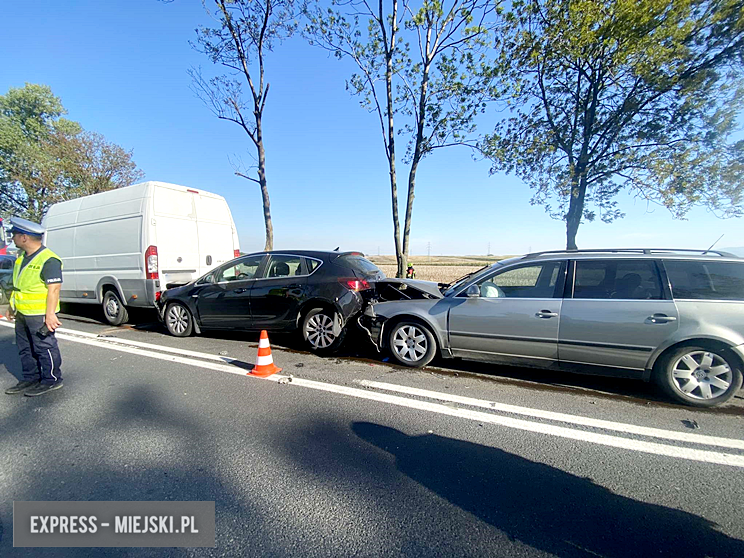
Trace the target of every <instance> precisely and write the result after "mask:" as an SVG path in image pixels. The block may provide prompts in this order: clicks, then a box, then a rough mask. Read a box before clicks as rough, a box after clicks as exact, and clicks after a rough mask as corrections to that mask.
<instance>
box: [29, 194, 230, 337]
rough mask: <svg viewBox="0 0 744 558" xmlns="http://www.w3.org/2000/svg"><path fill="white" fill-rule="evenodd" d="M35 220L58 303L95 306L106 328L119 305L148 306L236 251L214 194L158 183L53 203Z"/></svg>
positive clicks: (122, 308)
mask: <svg viewBox="0 0 744 558" xmlns="http://www.w3.org/2000/svg"><path fill="white" fill-rule="evenodd" d="M42 224H43V225H44V227H45V228H46V237H45V239H44V242H45V244H46V246H48V247H49V248H50V249H51V250H53V251H54V252H56V253H57V255H59V257H60V258H61V259H62V263H63V266H64V273H63V276H64V283H63V284H62V292H61V295H60V298H61V300H62V302H85V303H91V304H101V305H103V313H104V315H105V316H106V319H107V320H108V322H109V323H111V324H113V325H119V324H121V323H124V322H125V321H126V320H127V318H128V313H127V306H138V307H154V306H155V304H156V302H157V301H158V300H159V299H160V294H161V292H162V291H164V290H165V289H166V288H167V285H168V284H171V283H187V282H189V281H191V280H193V279H196V278H197V277H200V276H202V275H204V274H205V273H207V272H208V271H209V270H210V269H212V268H213V267H216V266H218V265H220V264H223V263H225V262H227V261H229V260H231V259H233V258H235V257H237V256H239V255H240V250H239V245H238V234H237V232H236V230H235V223H234V222H233V219H232V215H231V214H230V208H229V207H228V206H227V202H226V201H225V199H224V198H223V197H222V196H218V195H215V194H211V193H209V192H204V191H200V190H195V189H192V188H187V187H185V186H178V185H176V184H166V183H164V182H143V183H141V184H134V185H133V186H128V187H126V188H119V189H118V190H111V191H108V192H102V193H100V194H94V195H92V196H86V197H84V198H78V199H75V200H70V201H66V202H62V203H58V204H55V205H53V206H51V207H50V208H49V211H48V212H47V214H46V217H44V221H43V223H42Z"/></svg>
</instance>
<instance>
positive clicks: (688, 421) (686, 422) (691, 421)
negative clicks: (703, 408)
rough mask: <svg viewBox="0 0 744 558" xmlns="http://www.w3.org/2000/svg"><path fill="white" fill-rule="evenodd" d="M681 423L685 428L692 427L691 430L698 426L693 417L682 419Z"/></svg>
mask: <svg viewBox="0 0 744 558" xmlns="http://www.w3.org/2000/svg"><path fill="white" fill-rule="evenodd" d="M682 424H684V425H685V426H686V427H687V428H692V429H693V430H695V429H697V428H700V425H699V424H698V423H697V421H696V420H694V419H683V420H682Z"/></svg>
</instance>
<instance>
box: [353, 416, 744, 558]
mask: <svg viewBox="0 0 744 558" xmlns="http://www.w3.org/2000/svg"><path fill="white" fill-rule="evenodd" d="M352 430H353V431H354V433H355V434H356V435H357V436H359V437H360V438H361V439H363V440H365V441H366V442H368V443H370V444H372V445H373V446H376V447H378V448H380V449H382V450H384V451H386V452H388V453H390V454H391V455H392V456H393V457H394V458H395V467H396V468H397V470H398V471H400V472H401V473H403V474H405V475H407V476H408V477H410V478H411V479H413V480H414V481H416V482H417V483H419V484H421V485H422V486H424V487H426V488H427V489H429V490H431V491H432V492H434V493H435V494H437V495H438V496H440V497H442V498H444V499H446V500H447V501H449V502H451V503H452V504H454V505H456V506H458V507H459V508H461V509H463V510H465V511H467V512H469V513H471V514H473V515H474V516H475V517H477V518H478V519H480V520H481V521H484V522H486V523H489V524H491V525H493V526H494V527H496V528H497V529H499V530H500V531H502V532H503V533H505V534H506V535H508V536H509V537H510V538H512V539H517V540H519V541H521V542H523V543H526V544H528V545H529V546H531V547H533V548H536V549H540V550H542V551H545V552H549V553H552V554H555V555H556V556H563V557H569V556H577V557H579V556H581V557H586V556H589V555H591V556H604V557H608V558H609V557H617V558H621V557H623V558H625V557H628V556H674V557H679V556H685V557H687V558H697V557H699V558H704V557H714V556H715V557H719V556H731V557H735V556H736V557H740V556H744V541H741V540H738V539H734V538H731V537H729V536H727V535H725V534H723V533H721V532H720V531H718V530H717V529H716V525H715V524H713V523H712V522H710V521H708V520H707V519H705V518H702V517H699V516H697V515H694V514H691V513H687V512H682V511H678V510H675V509H672V508H668V507H664V506H660V505H655V504H647V503H644V502H640V501H638V500H634V499H632V498H627V497H625V496H621V495H618V494H616V493H614V492H612V491H611V490H608V489H607V488H604V487H603V486H601V485H598V484H596V483H595V482H593V481H592V479H589V478H582V477H578V476H575V475H572V474H570V473H567V472H565V471H562V470H560V469H557V468H555V467H551V466H549V465H544V464H541V463H536V462H534V461H530V460H528V459H525V458H522V457H519V456H517V455H514V454H511V453H508V452H506V451H503V450H500V449H497V448H493V447H488V446H483V445H479V444H475V443H471V442H465V441H462V440H456V439H452V438H447V437H444V436H438V435H436V434H426V435H422V436H409V435H407V434H405V433H403V432H401V431H399V430H396V429H394V428H390V427H387V426H381V425H379V424H374V423H369V422H355V423H353V424H352Z"/></svg>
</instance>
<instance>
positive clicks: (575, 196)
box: [566, 169, 586, 250]
mask: <svg viewBox="0 0 744 558" xmlns="http://www.w3.org/2000/svg"><path fill="white" fill-rule="evenodd" d="M585 197H586V174H585V173H584V172H583V170H579V169H575V170H574V174H573V176H572V177H571V201H570V203H569V205H568V213H567V214H566V250H578V247H577V246H576V234H577V233H578V231H579V225H580V224H581V216H582V215H583V214H584V198H585Z"/></svg>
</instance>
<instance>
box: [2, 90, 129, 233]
mask: <svg viewBox="0 0 744 558" xmlns="http://www.w3.org/2000/svg"><path fill="white" fill-rule="evenodd" d="M66 113H67V111H66V110H65V109H64V107H63V106H62V102H61V100H60V99H59V97H56V96H54V94H53V93H52V91H51V89H50V88H49V87H48V86H46V85H35V84H26V86H25V87H23V88H21V89H13V88H11V89H10V90H9V91H8V93H7V94H6V95H4V96H0V213H3V214H14V215H17V216H22V217H27V218H29V219H32V220H35V221H40V220H41V219H42V218H43V216H44V214H45V213H46V210H47V209H48V208H49V206H50V205H51V204H54V203H57V202H59V201H63V200H68V199H73V198H76V197H80V196H85V195H89V194H93V193H97V192H102V191H105V190H111V189H113V188H119V187H121V186H127V185H129V184H131V183H133V182H136V181H137V180H139V179H140V178H141V177H142V172H141V171H138V170H137V168H136V165H135V164H134V162H133V161H132V154H131V152H126V151H124V150H123V149H122V148H121V147H119V146H117V145H115V144H112V143H108V142H107V141H106V140H105V139H104V138H103V136H101V135H100V134H96V133H93V132H85V131H83V129H82V128H81V127H80V125H79V124H78V123H77V122H73V121H71V120H67V119H65V118H62V115H64V114H66Z"/></svg>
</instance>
